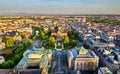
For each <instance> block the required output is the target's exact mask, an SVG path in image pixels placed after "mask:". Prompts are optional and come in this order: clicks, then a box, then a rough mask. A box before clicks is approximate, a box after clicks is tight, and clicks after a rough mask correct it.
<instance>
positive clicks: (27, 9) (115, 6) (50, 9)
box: [0, 0, 120, 14]
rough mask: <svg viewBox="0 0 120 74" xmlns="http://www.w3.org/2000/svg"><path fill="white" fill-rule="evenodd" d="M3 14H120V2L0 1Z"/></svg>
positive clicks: (93, 0)
mask: <svg viewBox="0 0 120 74" xmlns="http://www.w3.org/2000/svg"><path fill="white" fill-rule="evenodd" d="M3 13H39V14H120V0H1V1H0V14H3Z"/></svg>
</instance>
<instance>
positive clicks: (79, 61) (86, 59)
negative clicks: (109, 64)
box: [67, 47, 99, 71]
mask: <svg viewBox="0 0 120 74" xmlns="http://www.w3.org/2000/svg"><path fill="white" fill-rule="evenodd" d="M67 56H68V57H67V58H68V66H69V68H74V70H75V71H95V70H96V69H97V68H98V63H99V57H98V56H97V55H96V54H95V53H94V52H93V51H91V50H87V49H85V48H83V47H81V48H79V49H73V50H72V51H69V52H68V55H67ZM73 63H74V64H73Z"/></svg>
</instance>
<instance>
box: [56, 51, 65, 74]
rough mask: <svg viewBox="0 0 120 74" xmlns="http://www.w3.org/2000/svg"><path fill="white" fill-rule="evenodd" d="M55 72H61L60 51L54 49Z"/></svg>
mask: <svg viewBox="0 0 120 74" xmlns="http://www.w3.org/2000/svg"><path fill="white" fill-rule="evenodd" d="M55 60H56V67H55V74H63V64H62V52H59V51H56V59H55Z"/></svg>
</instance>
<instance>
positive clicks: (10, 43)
mask: <svg viewBox="0 0 120 74" xmlns="http://www.w3.org/2000/svg"><path fill="white" fill-rule="evenodd" d="M5 42H6V46H7V47H8V48H9V47H13V46H14V43H15V40H14V38H13V37H8V38H6V40H5Z"/></svg>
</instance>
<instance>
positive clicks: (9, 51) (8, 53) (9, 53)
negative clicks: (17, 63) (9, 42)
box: [5, 50, 13, 57]
mask: <svg viewBox="0 0 120 74" xmlns="http://www.w3.org/2000/svg"><path fill="white" fill-rule="evenodd" d="M12 54H13V52H12V51H11V50H6V52H5V55H6V56H7V57H10V56H11V55H12Z"/></svg>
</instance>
